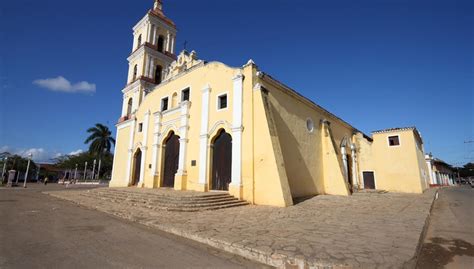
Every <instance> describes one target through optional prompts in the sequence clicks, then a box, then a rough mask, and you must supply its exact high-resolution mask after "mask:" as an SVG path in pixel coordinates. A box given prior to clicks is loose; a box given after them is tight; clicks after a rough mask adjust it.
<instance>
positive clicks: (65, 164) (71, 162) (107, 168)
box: [55, 152, 113, 178]
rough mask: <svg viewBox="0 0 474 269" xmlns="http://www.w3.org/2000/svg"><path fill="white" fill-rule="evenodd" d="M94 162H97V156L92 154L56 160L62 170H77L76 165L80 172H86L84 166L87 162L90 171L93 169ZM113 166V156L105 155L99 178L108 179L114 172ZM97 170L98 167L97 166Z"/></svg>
mask: <svg viewBox="0 0 474 269" xmlns="http://www.w3.org/2000/svg"><path fill="white" fill-rule="evenodd" d="M94 160H97V155H96V154H95V153H91V152H83V153H80V154H77V155H68V156H61V157H59V158H56V159H55V161H56V165H57V166H58V167H59V168H61V169H70V170H71V171H74V170H75V169H76V164H77V167H78V171H79V172H83V171H84V165H85V163H86V162H87V166H88V170H91V169H92V165H93V163H94ZM112 164H113V154H111V153H104V154H103V155H102V164H101V166H102V167H101V169H100V175H99V178H108V177H110V175H111V172H112ZM96 169H98V167H97V166H96Z"/></svg>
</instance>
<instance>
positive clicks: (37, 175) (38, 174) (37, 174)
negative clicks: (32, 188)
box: [36, 164, 41, 183]
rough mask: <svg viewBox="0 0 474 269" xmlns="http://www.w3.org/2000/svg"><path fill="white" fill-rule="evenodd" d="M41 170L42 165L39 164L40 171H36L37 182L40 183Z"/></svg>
mask: <svg viewBox="0 0 474 269" xmlns="http://www.w3.org/2000/svg"><path fill="white" fill-rule="evenodd" d="M40 171H41V165H40V164H38V171H36V183H39V182H40V181H39V177H40Z"/></svg>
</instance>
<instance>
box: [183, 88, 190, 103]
mask: <svg viewBox="0 0 474 269" xmlns="http://www.w3.org/2000/svg"><path fill="white" fill-rule="evenodd" d="M181 101H182V102H184V101H189V88H186V89H184V90H182V91H181Z"/></svg>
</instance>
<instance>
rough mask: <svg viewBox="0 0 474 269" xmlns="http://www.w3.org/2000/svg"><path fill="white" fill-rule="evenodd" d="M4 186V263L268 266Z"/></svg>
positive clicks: (0, 219)
mask: <svg viewBox="0 0 474 269" xmlns="http://www.w3.org/2000/svg"><path fill="white" fill-rule="evenodd" d="M55 189H64V186H58V185H53V184H50V185H48V186H47V187H44V186H43V185H37V184H30V185H29V188H28V189H26V190H25V189H22V188H16V189H5V188H0V268H263V267H264V266H263V265H260V264H256V263H253V262H250V261H248V260H245V259H243V258H240V257H239V256H235V255H232V254H228V253H226V252H222V251H219V250H217V249H215V248H212V247H209V246H206V245H203V244H200V243H196V242H194V241H190V240H187V239H183V238H181V237H176V236H173V235H170V234H167V233H164V232H160V231H158V230H156V229H150V228H147V227H145V226H143V225H140V224H136V223H133V222H129V221H126V220H123V219H119V218H116V217H113V216H110V215H107V214H104V213H101V212H98V211H95V210H89V209H86V208H84V207H80V206H77V205H75V204H73V203H70V202H67V201H63V200H58V199H56V198H53V197H51V196H49V195H45V194H42V193H41V191H44V190H55Z"/></svg>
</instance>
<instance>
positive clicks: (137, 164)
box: [132, 150, 142, 185]
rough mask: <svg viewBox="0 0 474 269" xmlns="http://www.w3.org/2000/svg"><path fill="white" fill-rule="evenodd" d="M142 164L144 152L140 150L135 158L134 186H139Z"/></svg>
mask: <svg viewBox="0 0 474 269" xmlns="http://www.w3.org/2000/svg"><path fill="white" fill-rule="evenodd" d="M141 164H142V151H141V150H138V151H137V153H135V157H134V166H133V179H132V185H138V182H139V181H140V173H141V171H140V169H141Z"/></svg>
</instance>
